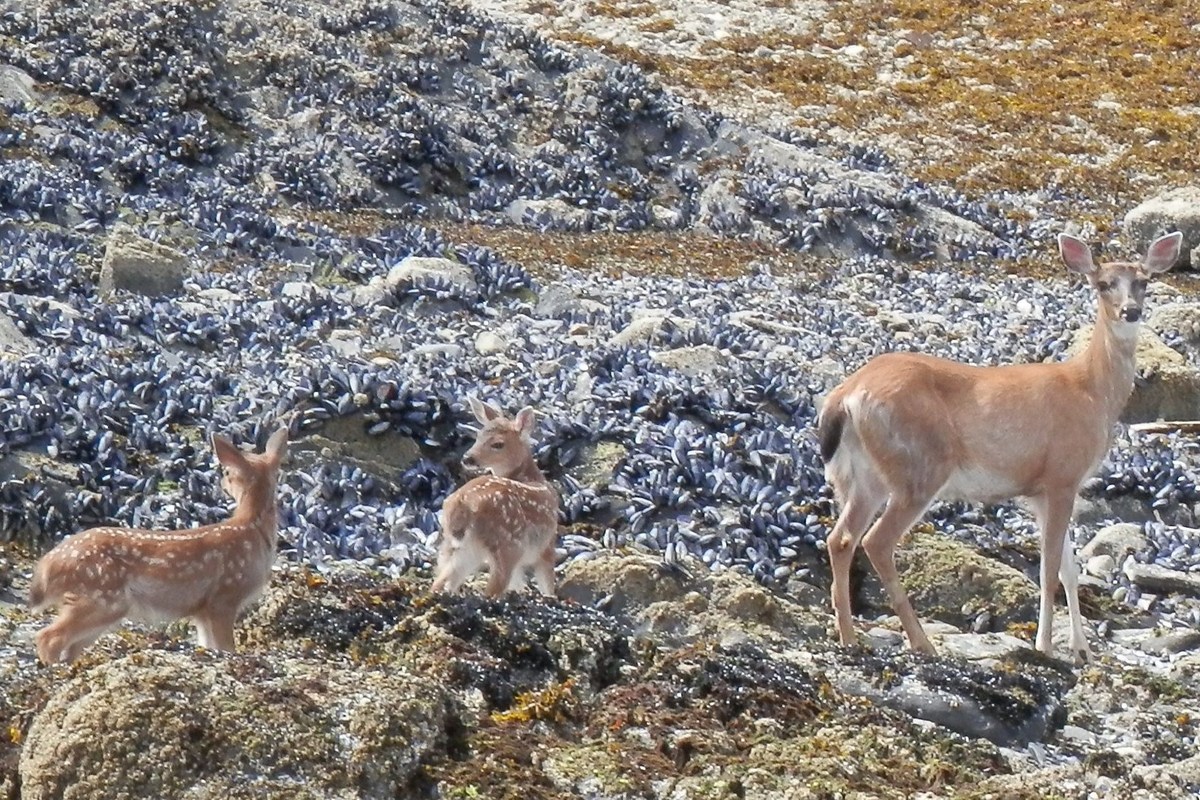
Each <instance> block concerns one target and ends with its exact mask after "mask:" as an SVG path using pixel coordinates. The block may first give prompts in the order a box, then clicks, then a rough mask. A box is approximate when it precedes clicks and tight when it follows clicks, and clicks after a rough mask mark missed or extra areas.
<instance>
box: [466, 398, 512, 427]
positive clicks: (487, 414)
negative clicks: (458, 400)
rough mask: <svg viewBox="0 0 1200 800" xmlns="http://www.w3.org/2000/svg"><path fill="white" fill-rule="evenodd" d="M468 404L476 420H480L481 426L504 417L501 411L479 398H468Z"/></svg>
mask: <svg viewBox="0 0 1200 800" xmlns="http://www.w3.org/2000/svg"><path fill="white" fill-rule="evenodd" d="M467 402H468V403H469V404H470V406H471V413H472V414H474V415H475V419H477V420H479V424H480V425H487V424H488V423H489V422H491V421H492V420H494V419H497V418H499V417H502V416H504V414H502V413H501V412H500V409H498V408H496V407H495V406H494V405H491V404H490V403H485V402H483V401H482V400H480V399H479V398H478V397H468V398H467Z"/></svg>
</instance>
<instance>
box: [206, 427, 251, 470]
mask: <svg viewBox="0 0 1200 800" xmlns="http://www.w3.org/2000/svg"><path fill="white" fill-rule="evenodd" d="M212 448H213V452H214V453H216V454H217V461H220V462H221V463H222V464H224V465H225V466H227V467H245V466H246V457H245V456H243V455H242V451H241V450H239V449H238V448H237V445H235V444H234V443H233V442H231V441H229V440H228V439H226V438H225V437H224V436H218V435H217V434H215V433H214V434H213V437H212Z"/></svg>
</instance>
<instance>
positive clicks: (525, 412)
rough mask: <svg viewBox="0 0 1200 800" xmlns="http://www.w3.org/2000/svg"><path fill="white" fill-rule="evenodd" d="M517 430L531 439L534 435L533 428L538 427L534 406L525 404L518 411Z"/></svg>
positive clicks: (525, 437)
mask: <svg viewBox="0 0 1200 800" xmlns="http://www.w3.org/2000/svg"><path fill="white" fill-rule="evenodd" d="M516 423H517V432H518V433H520V434H521V437H522V438H523V439H529V438H530V437H531V436H533V430H534V428H535V427H537V419H536V417H535V415H534V410H533V406H525V407H524V408H522V409H521V410H520V411H518V412H517V418H516Z"/></svg>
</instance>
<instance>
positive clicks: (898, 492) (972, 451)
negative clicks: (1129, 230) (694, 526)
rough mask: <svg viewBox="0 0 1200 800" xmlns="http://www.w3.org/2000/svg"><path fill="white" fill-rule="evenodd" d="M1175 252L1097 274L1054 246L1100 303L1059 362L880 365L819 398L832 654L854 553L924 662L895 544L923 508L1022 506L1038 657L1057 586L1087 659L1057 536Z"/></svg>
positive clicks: (1071, 247)
mask: <svg viewBox="0 0 1200 800" xmlns="http://www.w3.org/2000/svg"><path fill="white" fill-rule="evenodd" d="M1181 238H1182V237H1181V236H1180V234H1171V235H1168V236H1164V237H1161V238H1159V239H1157V240H1156V241H1155V242H1153V243H1152V244H1151V245H1150V247H1149V249H1148V250H1147V254H1146V257H1145V258H1144V259H1143V260H1142V261H1141V262H1140V263H1131V262H1113V263H1106V264H1101V265H1099V266H1097V265H1095V264H1094V263H1093V261H1092V257H1091V253H1090V251H1089V249H1088V247H1087V245H1086V244H1084V243H1083V242H1081V241H1080V240H1078V239H1075V238H1074V237H1071V236H1067V235H1065V234H1064V235H1062V236H1060V237H1059V248H1060V252H1061V254H1062V258H1063V260H1064V262H1065V263H1066V264H1067V266H1068V267H1069V268H1070V269H1071V270H1072V271H1074V272H1076V273H1079V274H1081V275H1084V276H1086V277H1087V278H1088V280H1089V281H1090V282H1091V285H1092V288H1093V289H1094V291H1095V292H1096V296H1097V299H1098V303H1099V309H1098V312H1097V316H1096V326H1095V330H1094V332H1093V334H1092V338H1091V341H1090V343H1089V345H1088V347H1087V348H1086V349H1085V350H1084V351H1083V352H1082V353H1080V354H1078V355H1077V356H1075V357H1073V358H1071V359H1068V360H1066V361H1063V362H1060V363H1052V364H1025V365H1009V366H998V367H976V366H969V365H966V364H960V363H957V362H953V361H948V360H945V359H941V358H934V357H932V356H927V355H921V354H916V353H890V354H887V355H882V356H878V357H876V358H874V359H872V360H871V361H870V362H868V363H867V364H866V365H865V366H863V367H862V368H861V369H859V370H858V371H857V372H855V373H854V374H853V375H851V376H850V377H849V378H847V379H846V380H845V381H844V382H843V383H842V384H841V385H839V386H838V387H837V388H836V389H834V390H833V392H831V393H830V395H829V397H828V398H827V400H826V402H825V405H824V406H823V408H822V410H821V415H820V420H819V423H818V436H819V438H820V442H821V452H822V455H823V456H824V458H825V461H826V468H825V469H826V476H827V478H828V480H829V482H830V483H831V484H832V486H833V488H834V493H835V496H836V498H837V500H838V502H839V503H840V505H841V506H842V510H841V515H840V516H839V518H838V521H837V523H836V525H835V526H834V528H833V530H832V532H831V533H830V534H829V538H828V551H829V559H830V565H831V567H832V571H833V589H832V600H833V607H834V611H835V613H836V616H837V624H838V635H839V638H840V639H841V641H842V642H843V643H849V642H850V641H852V640H853V638H854V629H853V626H852V624H851V614H850V588H849V570H850V561H851V558H852V557H853V555H854V551H855V548H856V547H857V546H858V545H859V543H860V542H861V543H862V546H863V549H864V550H865V551H866V553H867V556H868V557H869V558H870V561H871V565H872V566H873V567H874V568H875V571H876V572H877V573H878V574H879V576H880V578H881V580H882V581H883V584H884V587H885V588H886V589H887V591H888V594H889V596H890V598H891V601H892V606H893V609H894V610H895V612H896V614H897V616H898V617H899V618H900V622H901V624H902V625H903V627H904V630H905V633H906V634H907V636H908V640H909V644H910V645H911V646H912V647H913V648H914V649H917V650H922V651H926V652H932V651H933V646H932V645H931V644H930V642H929V639H928V638H927V637H926V636H925V632H924V630H923V629H922V628H921V624H920V621H919V620H918V619H917V615H916V614H915V613H914V612H913V609H912V605H911V604H910V602H909V600H908V597H907V595H906V594H905V592H904V590H903V588H902V587H901V585H900V579H899V576H898V574H897V572H896V566H895V561H894V553H895V548H896V545H897V543H898V542H899V541H900V538H901V537H902V536H903V535H904V534H905V532H907V531H908V529H909V528H910V527H912V525H913V524H914V523H916V522H917V521H918V520H919V519H920V518H921V517H922V516H923V515H924V513H925V511H926V509H927V508H928V507H929V505H930V503H932V502H933V500H934V499H935V498H946V499H959V500H972V501H983V502H994V501H999V500H1004V499H1008V498H1011V497H1022V498H1026V499H1027V500H1028V502H1029V504H1030V506H1031V508H1032V510H1033V512H1034V515H1035V516H1036V518H1037V521H1038V526H1039V528H1040V529H1041V537H1042V563H1041V602H1040V610H1039V617H1038V632H1037V647H1038V649H1039V650H1041V651H1042V652H1044V653H1047V654H1049V653H1051V652H1052V649H1053V646H1052V641H1051V636H1052V621H1053V611H1054V607H1053V604H1054V594H1055V590H1056V589H1057V583H1058V580H1059V579H1061V580H1062V583H1063V587H1064V589H1065V593H1066V596H1067V607H1068V610H1069V612H1070V618H1071V637H1070V646H1071V650H1072V652H1073V654H1074V655H1075V657H1076V658H1077V659H1080V660H1082V659H1084V658H1086V657H1087V653H1088V646H1087V641H1086V639H1085V638H1084V632H1083V623H1082V615H1081V613H1080V609H1079V597H1078V589H1077V583H1078V573H1077V565H1076V563H1075V557H1074V548H1073V546H1072V543H1071V540H1070V537H1069V536H1068V535H1067V528H1068V525H1069V523H1070V520H1071V516H1072V513H1073V511H1074V503H1075V495H1076V493H1077V492H1078V491H1079V487H1080V485H1081V484H1082V483H1083V481H1084V480H1085V479H1086V478H1087V477H1088V476H1089V475H1091V474H1092V473H1093V472H1094V471H1095V469H1096V468H1097V466H1098V465H1099V463H1100V461H1101V460H1102V459H1103V458H1104V454H1105V453H1106V452H1107V451H1108V448H1109V446H1110V445H1111V442H1112V431H1113V426H1114V424H1115V423H1116V421H1117V418H1118V416H1119V415H1120V413H1121V410H1122V408H1123V407H1124V405H1125V402H1126V401H1127V400H1128V398H1129V395H1130V393H1131V392H1132V390H1133V378H1134V352H1135V348H1136V345H1137V335H1138V333H1137V331H1138V322H1139V320H1140V319H1141V315H1142V304H1143V302H1144V299H1145V292H1146V285H1147V282H1148V280H1149V278H1150V276H1151V275H1152V274H1154V273H1157V272H1162V271H1164V270H1166V269H1169V268H1170V267H1171V265H1172V264H1174V262H1175V260H1176V258H1178V255H1179V249H1180V242H1181ZM881 510H882V513H881ZM876 515H879V517H878V519H877V520H875V517H876ZM872 520H875V522H874V524H873V525H872V524H871V523H872ZM868 526H870V527H869V528H868Z"/></svg>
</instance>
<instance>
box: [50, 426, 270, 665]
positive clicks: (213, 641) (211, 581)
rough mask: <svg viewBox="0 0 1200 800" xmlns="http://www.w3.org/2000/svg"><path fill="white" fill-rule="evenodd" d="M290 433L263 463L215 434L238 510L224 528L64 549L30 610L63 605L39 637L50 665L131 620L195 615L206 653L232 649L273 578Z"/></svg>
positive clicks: (102, 532) (113, 531)
mask: <svg viewBox="0 0 1200 800" xmlns="http://www.w3.org/2000/svg"><path fill="white" fill-rule="evenodd" d="M287 437H288V433H287V428H286V427H285V428H280V429H279V430H277V431H275V433H273V434H272V435H271V438H270V439H269V440H268V441H267V445H266V448H265V449H264V451H263V453H262V454H261V455H256V454H253V453H248V452H244V451H242V450H239V449H238V448H237V447H236V446H234V444H233V443H232V442H230V441H229V440H228V439H225V438H223V437H220V436H213V438H212V445H213V450H214V451H215V452H216V455H217V459H218V461H220V462H221V464H222V465H223V466H224V467H225V471H224V475H223V477H222V479H221V486H222V488H223V489H224V490H225V492H226V493H228V494H229V496H230V497H232V498H233V500H234V501H235V502H236V503H237V508H236V510H235V511H234V513H233V516H232V517H230V518H229V519H228V520H227V521H225V522H220V523H217V524H215V525H207V526H204V527H201V528H194V529H190V530H180V531H166V532H156V531H146V530H137V529H130V528H92V529H90V530H86V531H83V532H82V533H79V534H77V535H75V536H72V537H70V538H69V539H67V540H65V541H63V542H62V543H60V544H59V545H58V546H57V547H55V548H54V549H53V550H51V551H50V552H49V553H47V554H46V555H44V556H43V557H42V558H41V559H40V560H39V561H38V563H37V566H36V567H35V568H34V572H33V584H32V586H31V588H30V591H29V604H30V606H31V607H33V609H34V610H35V611H37V610H41V609H43V608H46V607H48V606H52V605H58V606H60V610H59V613H58V617H57V618H56V619H55V620H54V621H53V622H52V623H50V624H49V625H47V626H46V627H45V628H43V629H42V630H40V631H38V633H37V636H36V642H37V653H38V657H39V658H40V659H41V660H42V661H43V662H44V663H46V664H54V663H57V662H60V661H72V660H74V659H75V658H76V657H77V656H78V655H79V654H80V653H81V652H82V651H83V650H84V649H85V648H87V647H88V646H89V645H91V644H92V642H94V641H96V639H98V638H99V637H100V636H101V635H103V634H104V633H106V632H107V631H109V630H111V629H112V628H114V627H116V625H117V624H119V623H120V622H121V620H122V619H124V618H126V617H130V618H133V619H140V620H145V621H148V622H171V621H174V620H177V619H183V618H186V617H190V618H191V619H192V620H193V621H194V622H195V623H196V630H197V633H198V637H199V642H200V645H201V646H202V647H206V648H209V649H213V650H233V649H234V648H235V645H234V638H233V624H234V621H235V620H236V619H237V616H238V613H239V612H240V611H241V610H242V609H243V608H245V607H246V606H247V605H248V604H249V603H250V602H252V601H253V600H254V599H255V598H257V596H258V595H259V594H260V593H261V592H262V590H263V589H264V588H265V587H266V585H267V583H268V582H269V581H270V578H271V565H272V564H273V563H274V561H275V549H276V537H277V530H278V524H279V512H278V510H277V508H276V501H275V486H276V481H277V480H278V476H279V465H280V463H281V462H282V461H283V457H284V454H285V452H286V449H287Z"/></svg>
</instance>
